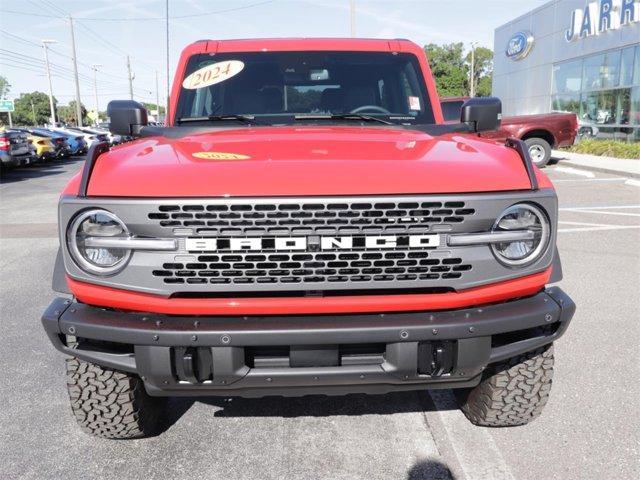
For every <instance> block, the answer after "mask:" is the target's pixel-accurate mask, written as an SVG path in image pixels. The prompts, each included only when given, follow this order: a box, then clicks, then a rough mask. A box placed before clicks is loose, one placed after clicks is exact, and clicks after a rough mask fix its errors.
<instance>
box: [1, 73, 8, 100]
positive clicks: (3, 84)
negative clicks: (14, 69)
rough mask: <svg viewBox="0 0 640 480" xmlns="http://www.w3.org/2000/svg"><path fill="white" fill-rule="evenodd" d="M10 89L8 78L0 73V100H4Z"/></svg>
mask: <svg viewBox="0 0 640 480" xmlns="http://www.w3.org/2000/svg"><path fill="white" fill-rule="evenodd" d="M10 90H11V84H10V83H9V80H7V79H6V78H5V77H3V76H2V75H0V100H5V99H6V98H7V94H8V93H9V91H10Z"/></svg>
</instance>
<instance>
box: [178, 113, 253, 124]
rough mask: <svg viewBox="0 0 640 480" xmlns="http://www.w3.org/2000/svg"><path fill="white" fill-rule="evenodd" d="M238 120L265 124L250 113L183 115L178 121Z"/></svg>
mask: <svg viewBox="0 0 640 480" xmlns="http://www.w3.org/2000/svg"><path fill="white" fill-rule="evenodd" d="M226 121H237V122H242V123H246V124H247V125H263V123H261V122H259V121H257V120H256V119H255V118H253V117H250V116H248V115H209V116H207V117H182V118H180V119H179V120H178V123H186V122H226Z"/></svg>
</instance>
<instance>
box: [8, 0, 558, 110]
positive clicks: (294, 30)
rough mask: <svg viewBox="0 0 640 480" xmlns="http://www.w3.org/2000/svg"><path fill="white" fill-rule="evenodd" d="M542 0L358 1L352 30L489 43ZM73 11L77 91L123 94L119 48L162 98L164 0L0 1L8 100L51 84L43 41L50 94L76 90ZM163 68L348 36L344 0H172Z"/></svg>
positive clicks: (139, 84) (90, 99)
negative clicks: (267, 41)
mask: <svg viewBox="0 0 640 480" xmlns="http://www.w3.org/2000/svg"><path fill="white" fill-rule="evenodd" d="M546 2H547V0H355V7H356V15H355V33H356V36H357V37H368V38H407V39H409V40H412V41H414V42H416V43H418V44H419V45H424V44H426V43H438V44H443V43H451V42H464V43H465V44H466V45H469V43H470V42H478V43H479V45H481V46H485V47H488V48H491V49H493V32H494V29H495V28H496V27H498V26H500V25H502V24H504V23H506V22H508V21H510V20H512V19H514V18H516V17H517V16H519V15H522V14H523V13H526V12H528V11H530V10H532V9H534V8H536V7H538V6H540V5H543V4H544V3H546ZM69 15H71V16H72V17H73V24H74V31H75V42H76V52H77V60H78V72H79V77H80V82H79V83H80V94H81V100H82V103H83V104H84V105H85V106H86V107H87V108H88V109H93V108H95V105H94V103H95V102H94V80H93V79H94V72H93V70H92V65H94V64H99V65H100V66H98V67H97V73H96V79H97V91H98V103H99V108H100V110H104V109H105V106H106V104H107V102H108V101H110V100H113V99H123V98H129V89H128V76H127V64H126V56H127V55H129V56H130V61H131V70H132V72H133V75H134V81H133V86H134V99H135V100H138V101H146V102H150V103H155V99H156V71H157V72H158V79H159V92H160V93H159V96H160V103H161V104H164V103H165V98H166V91H167V90H166V47H165V46H166V36H165V33H166V32H165V21H164V16H165V0H135V1H133V0H123V1H120V0H91V1H90V0H83V1H78V0H76V1H65V0H0V75H2V76H4V77H6V78H7V79H8V80H9V83H10V84H11V91H10V93H9V96H8V98H15V97H18V96H19V95H20V93H26V92H32V91H35V90H38V91H41V92H45V93H47V92H48V85H47V78H46V75H45V67H44V52H43V48H42V43H41V42H42V40H43V39H46V40H55V41H56V42H57V43H55V44H51V45H50V48H49V61H50V63H51V68H52V73H53V78H52V83H53V94H54V96H55V97H56V98H57V99H58V102H59V104H61V105H66V104H67V103H68V102H69V101H70V100H73V99H74V98H75V93H74V92H75V87H74V83H73V70H72V68H73V66H72V60H71V52H72V50H71V33H70V25H69V23H70V22H69V19H68V16H69ZM169 19H170V21H169V43H170V47H169V58H170V60H169V71H170V75H171V81H173V71H174V69H175V67H176V62H177V60H178V58H179V55H180V51H181V50H182V48H184V47H185V46H186V45H187V44H189V43H191V42H193V41H195V40H201V39H207V38H209V39H227V38H266V37H349V36H350V34H351V20H350V1H349V0H169Z"/></svg>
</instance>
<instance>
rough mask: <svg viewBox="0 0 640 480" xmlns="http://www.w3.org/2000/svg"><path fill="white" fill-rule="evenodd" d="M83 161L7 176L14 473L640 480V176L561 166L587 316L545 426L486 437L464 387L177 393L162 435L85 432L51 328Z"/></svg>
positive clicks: (6, 356)
mask: <svg viewBox="0 0 640 480" xmlns="http://www.w3.org/2000/svg"><path fill="white" fill-rule="evenodd" d="M81 166H82V159H77V160H70V161H66V162H62V163H54V164H51V165H45V166H36V167H31V168H25V169H18V170H14V171H12V172H8V173H3V175H2V181H1V182H0V219H1V223H0V265H1V269H2V282H1V287H0V316H1V319H0V320H1V325H2V337H3V345H2V348H0V365H1V370H0V371H1V373H0V377H1V378H0V405H1V406H2V408H0V464H1V465H2V467H1V468H2V473H0V477H1V478H8V479H18V478H20V479H23V478H24V479H36V478H38V479H43V478H47V479H49V478H65V479H69V480H71V479H86V478H114V479H115V478H130V479H137V478H141V479H147V478H173V479H180V478H202V479H204V478H212V479H248V478H260V479H285V478H286V479H289V478H292V479H303V478H304V479H306V478H309V479H316V478H328V479H423V478H436V479H438V478H442V479H446V478H457V479H461V478H491V479H493V478H496V479H499V478H515V479H540V478H554V479H556V478H557V479H560V478H562V479H567V478H580V479H591V478H593V479H600V478H624V479H626V478H629V479H631V478H640V463H639V460H638V459H639V458H640V452H639V451H638V450H639V449H640V447H639V445H640V431H639V428H638V425H640V414H639V413H638V401H637V399H638V398H639V397H640V387H639V384H638V378H639V377H640V361H639V360H638V345H640V333H639V330H638V321H639V320H640V287H639V282H640V248H639V247H638V245H639V243H640V181H639V180H637V179H636V180H634V179H627V178H624V177H620V176H616V175H609V174H603V173H591V172H587V171H583V170H579V169H574V168H568V167H564V166H563V165H562V163H560V164H558V165H554V166H551V167H549V168H547V169H546V171H547V173H548V174H549V176H550V177H551V178H552V179H553V181H554V183H555V185H556V187H557V189H558V195H559V198H560V224H559V229H560V232H559V248H560V252H561V255H562V261H563V267H564V275H565V278H564V280H563V282H562V284H561V285H562V288H563V289H565V290H566V291H567V293H568V294H569V295H571V296H572V297H573V299H574V300H575V302H576V304H577V305H578V311H577V313H576V316H575V318H574V320H573V323H572V325H571V326H570V328H569V331H568V333H567V334H566V335H565V337H563V338H562V339H561V340H560V341H559V342H557V344H556V349H555V352H556V371H555V376H554V385H553V389H552V393H551V399H550V401H549V403H548V404H547V407H546V409H545V412H544V414H543V415H542V417H541V418H540V419H538V420H537V421H535V422H534V423H532V424H530V425H527V426H524V427H516V428H509V429H486V428H479V427H474V426H472V425H471V424H470V423H468V422H467V421H466V419H465V418H464V417H463V415H462V414H461V413H460V412H459V411H458V410H457V408H456V407H455V403H454V402H453V400H452V396H451V394H450V392H448V391H444V392H440V393H438V394H434V395H430V394H428V393H427V392H412V393H406V394H393V395H383V396H349V397H337V398H331V397H329V398H324V397H305V398H300V399H278V398H269V399H257V400H238V399H234V400H225V399H218V398H202V399H197V400H196V401H191V400H186V399H172V400H171V406H172V408H171V413H170V415H169V417H168V418H167V419H166V422H165V431H164V433H162V434H161V435H159V436H157V437H154V438H150V439H144V440H135V441H108V440H102V439H98V438H93V437H90V436H88V435H86V434H83V433H82V432H81V431H80V430H79V429H78V428H77V427H76V425H75V421H74V419H73V418H72V416H71V412H70V409H69V406H68V399H67V393H66V390H65V387H64V374H63V360H62V356H61V355H59V354H58V353H57V352H56V351H54V349H53V347H52V346H51V345H50V343H49V341H48V339H47V338H46V336H45V334H44V331H43V330H42V328H41V326H40V315H41V313H42V311H43V310H44V308H45V307H46V306H47V305H48V303H49V302H50V300H51V299H52V298H53V297H54V293H53V292H52V291H51V289H50V276H51V271H52V268H53V262H54V259H55V253H56V249H57V245H58V240H57V237H56V202H57V197H58V194H59V192H60V190H61V189H62V187H63V185H64V184H65V183H66V181H67V180H68V179H69V178H70V177H71V176H72V175H73V174H74V173H75V172H77V171H78V169H79V168H81Z"/></svg>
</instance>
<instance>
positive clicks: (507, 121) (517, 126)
mask: <svg viewBox="0 0 640 480" xmlns="http://www.w3.org/2000/svg"><path fill="white" fill-rule="evenodd" d="M468 98H469V97H448V98H442V99H441V100H440V105H441V106H442V114H443V116H444V117H445V121H446V122H457V121H459V120H460V111H461V108H462V105H463V104H464V102H465V101H466V100H468ZM577 135H578V118H577V116H576V115H575V114H574V113H560V112H554V113H546V114H536V115H519V116H514V117H503V118H502V121H501V124H500V128H499V129H497V130H496V131H494V132H485V133H483V134H482V137H484V138H492V139H495V140H499V141H502V140H504V139H505V138H507V137H515V138H519V139H521V140H524V142H525V143H526V145H527V148H528V149H529V155H530V156H531V160H532V161H533V163H534V164H535V165H536V166H538V167H541V168H542V167H544V166H545V165H546V164H547V163H549V160H550V159H551V149H552V148H560V147H568V146H571V145H573V143H574V142H575V140H576V137H577Z"/></svg>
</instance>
